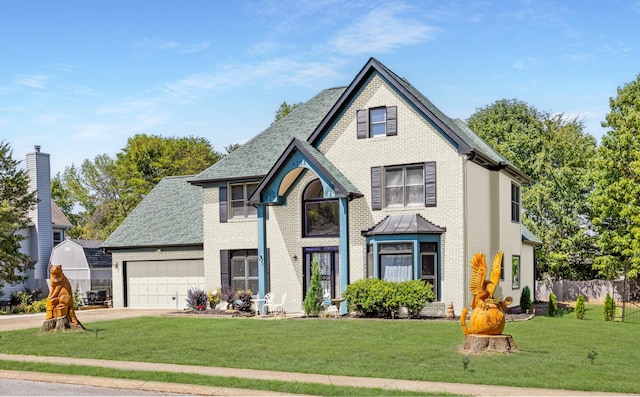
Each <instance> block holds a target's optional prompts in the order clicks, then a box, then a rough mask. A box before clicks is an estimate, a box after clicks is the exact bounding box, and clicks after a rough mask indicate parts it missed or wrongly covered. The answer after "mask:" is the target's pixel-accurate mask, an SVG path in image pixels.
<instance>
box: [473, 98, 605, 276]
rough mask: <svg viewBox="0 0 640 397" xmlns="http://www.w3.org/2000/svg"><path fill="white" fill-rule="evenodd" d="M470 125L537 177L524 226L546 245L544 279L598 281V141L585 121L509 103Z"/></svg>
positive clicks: (541, 260) (528, 189) (527, 190)
mask: <svg viewBox="0 0 640 397" xmlns="http://www.w3.org/2000/svg"><path fill="white" fill-rule="evenodd" d="M467 123H468V125H469V127H470V128H471V129H472V130H474V131H475V132H476V133H478V135H480V136H481V137H482V138H484V139H485V140H486V141H487V142H489V144H491V145H492V146H493V147H494V148H495V149H496V150H498V151H499V152H500V153H501V154H502V155H503V156H505V157H506V158H507V159H508V160H509V161H510V162H512V163H513V164H514V165H515V166H516V167H518V168H519V169H521V170H522V171H523V172H525V173H526V174H527V175H528V176H529V177H530V178H531V179H532V183H531V184H529V185H527V186H524V187H523V190H522V204H523V209H524V217H523V223H524V224H525V225H526V226H527V227H528V228H529V229H530V230H531V231H532V232H533V233H535V234H536V235H537V236H538V237H539V238H540V239H541V241H542V242H543V246H542V247H541V249H540V250H539V252H538V254H537V272H538V277H540V276H541V275H542V274H545V273H546V274H547V275H549V276H550V277H551V278H553V279H562V278H564V279H589V278H592V277H593V276H594V274H595V272H594V271H593V269H592V259H591V258H592V257H593V252H594V245H593V241H592V236H590V234H589V228H590V224H589V216H588V215H589V212H588V206H587V202H586V197H587V195H588V193H589V192H590V189H591V186H590V185H589V183H588V178H587V176H588V172H589V161H590V160H591V159H592V158H593V156H594V154H595V148H596V141H595V139H594V138H593V137H592V136H590V135H588V134H586V133H584V131H583V129H584V126H583V123H582V121H581V120H579V119H570V118H567V117H566V116H564V115H563V114H559V115H553V114H550V113H548V112H542V111H539V110H538V109H536V108H535V107H533V106H530V105H528V104H527V103H525V102H522V101H518V100H504V99H503V100H499V101H496V102H494V103H493V104H492V105H489V106H487V107H484V108H481V109H479V110H478V111H476V113H474V114H473V115H472V116H471V117H470V118H469V119H468V120H467Z"/></svg>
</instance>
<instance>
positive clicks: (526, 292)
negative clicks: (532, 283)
mask: <svg viewBox="0 0 640 397" xmlns="http://www.w3.org/2000/svg"><path fill="white" fill-rule="evenodd" d="M532 308H533V304H532V303H531V290H530V289H529V286H527V285H525V286H524V288H522V292H521V293H520V309H521V310H522V311H523V312H525V313H526V312H527V311H529V312H530V311H531V309H532Z"/></svg>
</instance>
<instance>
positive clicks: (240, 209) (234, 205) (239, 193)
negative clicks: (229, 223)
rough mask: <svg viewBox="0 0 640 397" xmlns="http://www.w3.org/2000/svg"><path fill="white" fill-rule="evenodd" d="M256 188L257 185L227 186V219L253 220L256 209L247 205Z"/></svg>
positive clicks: (238, 184) (240, 184)
mask: <svg viewBox="0 0 640 397" xmlns="http://www.w3.org/2000/svg"><path fill="white" fill-rule="evenodd" d="M257 187H258V184H257V183H236V184H232V185H230V186H229V188H230V190H231V197H230V200H229V204H230V212H229V218H255V217H256V216H257V215H258V210H257V208H256V207H254V206H252V205H251V204H249V203H248V201H249V197H250V196H251V195H252V194H253V192H254V191H255V190H256V188H257Z"/></svg>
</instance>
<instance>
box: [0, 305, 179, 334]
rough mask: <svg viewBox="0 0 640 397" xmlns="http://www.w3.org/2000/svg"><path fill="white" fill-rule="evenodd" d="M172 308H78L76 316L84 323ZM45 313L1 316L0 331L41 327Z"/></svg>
mask: <svg viewBox="0 0 640 397" xmlns="http://www.w3.org/2000/svg"><path fill="white" fill-rule="evenodd" d="M170 312H171V309H132V308H120V309H114V308H109V309H106V308H105V309H91V310H78V311H76V317H78V320H79V321H80V322H81V323H82V324H85V325H86V324H87V323H92V322H95V321H107V320H115V319H119V318H131V317H142V316H161V315H162V314H165V313H170ZM44 318H45V313H35V314H11V315H2V316H0V331H11V330H16V329H26V328H40V327H42V324H43V323H44Z"/></svg>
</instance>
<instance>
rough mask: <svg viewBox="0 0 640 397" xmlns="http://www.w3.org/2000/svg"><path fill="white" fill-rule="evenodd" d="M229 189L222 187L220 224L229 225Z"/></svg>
mask: <svg viewBox="0 0 640 397" xmlns="http://www.w3.org/2000/svg"><path fill="white" fill-rule="evenodd" d="M227 206H228V203H227V187H226V186H221V187H220V223H227V216H228V215H227Z"/></svg>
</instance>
